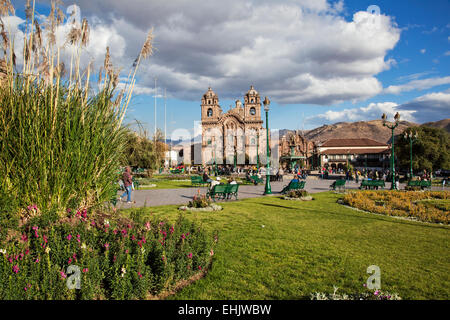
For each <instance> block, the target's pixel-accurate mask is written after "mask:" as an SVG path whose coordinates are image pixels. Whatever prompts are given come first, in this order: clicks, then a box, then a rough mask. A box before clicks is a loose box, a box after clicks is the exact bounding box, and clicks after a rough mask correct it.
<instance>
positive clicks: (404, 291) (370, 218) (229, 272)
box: [125, 192, 450, 299]
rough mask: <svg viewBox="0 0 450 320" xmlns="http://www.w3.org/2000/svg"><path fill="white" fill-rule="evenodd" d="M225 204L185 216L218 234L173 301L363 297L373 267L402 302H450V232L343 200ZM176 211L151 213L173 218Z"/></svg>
mask: <svg viewBox="0 0 450 320" xmlns="http://www.w3.org/2000/svg"><path fill="white" fill-rule="evenodd" d="M314 197H315V199H316V200H314V201H309V202H297V201H287V200H281V199H279V198H278V197H265V198H253V199H246V200H241V201H236V202H229V203H224V204H223V207H224V210H223V211H221V212H214V213H211V212H196V213H189V212H187V213H183V214H185V215H186V216H187V217H190V218H191V219H193V220H196V221H197V222H198V223H201V224H202V225H203V227H204V228H205V229H207V230H209V231H213V230H215V229H217V230H219V232H220V233H219V243H218V244H217V246H216V248H215V255H214V261H213V266H212V269H211V270H210V272H209V273H208V274H207V276H206V277H205V278H203V279H201V280H199V281H197V282H196V283H194V284H192V285H190V286H188V287H186V288H184V289H183V290H181V291H180V292H179V293H178V294H177V295H175V296H173V297H171V299H305V298H306V299H309V295H310V293H312V292H317V291H320V292H332V291H333V285H335V286H337V287H339V288H340V289H339V292H341V293H356V292H362V291H363V290H364V288H363V287H362V285H363V284H364V283H365V282H366V280H367V278H368V277H369V276H370V275H369V274H367V273H366V270H367V267H368V266H370V265H378V266H379V267H380V268H381V289H382V290H383V291H389V292H397V293H398V294H399V295H400V296H401V297H402V298H403V299H449V298H450V280H449V273H450V250H449V249H450V248H449V245H450V241H449V240H450V229H449V227H445V226H441V225H432V224H425V223H420V222H413V221H405V220H400V219H396V218H391V217H386V216H379V215H374V214H369V213H364V212H359V211H356V210H353V209H349V208H347V207H344V206H342V205H339V204H337V203H336V201H337V199H338V198H339V197H340V195H337V194H333V193H329V192H326V193H320V194H315V195H314ZM176 207H177V206H163V207H152V208H147V209H145V210H146V214H147V212H148V213H149V214H150V213H151V214H153V215H155V216H159V217H167V218H168V219H170V220H174V219H175V218H176V217H177V215H178V214H179V213H178V211H177V209H176ZM125 212H129V210H127V211H125Z"/></svg>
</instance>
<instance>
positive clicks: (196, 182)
mask: <svg viewBox="0 0 450 320" xmlns="http://www.w3.org/2000/svg"><path fill="white" fill-rule="evenodd" d="M191 184H192V185H193V186H200V187H201V186H204V185H206V184H208V182H207V181H203V177H200V176H191Z"/></svg>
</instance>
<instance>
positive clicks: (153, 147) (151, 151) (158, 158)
mask: <svg viewBox="0 0 450 320" xmlns="http://www.w3.org/2000/svg"><path fill="white" fill-rule="evenodd" d="M162 139H163V135H162V133H161V130H159V129H158V130H157V132H156V136H155V137H154V138H153V139H149V138H148V137H147V132H146V130H143V129H142V127H140V130H139V132H135V131H132V130H129V131H128V132H127V143H126V149H125V163H124V165H129V166H132V167H140V168H147V169H153V170H155V169H158V168H159V167H160V166H161V165H163V162H164V153H165V151H167V145H165V144H164V142H162Z"/></svg>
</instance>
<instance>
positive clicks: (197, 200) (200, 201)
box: [187, 191, 211, 208]
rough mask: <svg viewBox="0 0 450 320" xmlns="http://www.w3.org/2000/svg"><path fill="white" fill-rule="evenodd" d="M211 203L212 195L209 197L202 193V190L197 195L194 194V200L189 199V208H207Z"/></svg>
mask: <svg viewBox="0 0 450 320" xmlns="http://www.w3.org/2000/svg"><path fill="white" fill-rule="evenodd" d="M210 205H211V197H207V196H206V195H205V194H202V195H201V194H200V191H199V192H198V194H197V195H195V196H194V198H193V199H192V201H189V203H188V205H187V206H188V207H189V208H206V207H209V206H210Z"/></svg>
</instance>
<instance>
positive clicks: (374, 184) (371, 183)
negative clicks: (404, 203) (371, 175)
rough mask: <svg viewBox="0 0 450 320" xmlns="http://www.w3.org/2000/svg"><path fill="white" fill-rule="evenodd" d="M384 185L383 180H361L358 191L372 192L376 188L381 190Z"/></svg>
mask: <svg viewBox="0 0 450 320" xmlns="http://www.w3.org/2000/svg"><path fill="white" fill-rule="evenodd" d="M385 186H386V185H385V183H384V180H363V181H361V185H360V187H359V188H360V189H363V188H365V189H369V190H374V189H378V188H380V187H381V188H383V189H384V187H385Z"/></svg>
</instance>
